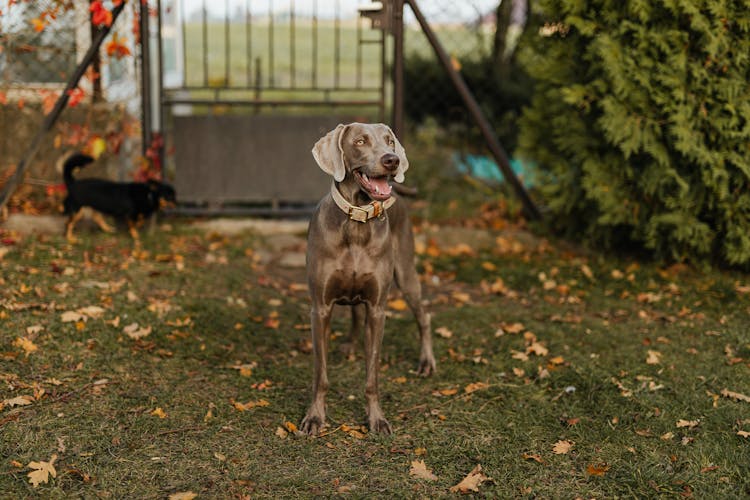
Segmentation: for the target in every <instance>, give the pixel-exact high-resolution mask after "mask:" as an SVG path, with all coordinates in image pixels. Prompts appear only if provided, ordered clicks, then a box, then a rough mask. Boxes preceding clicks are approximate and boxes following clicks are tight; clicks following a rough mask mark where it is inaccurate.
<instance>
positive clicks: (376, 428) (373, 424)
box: [370, 417, 393, 436]
mask: <svg viewBox="0 0 750 500" xmlns="http://www.w3.org/2000/svg"><path fill="white" fill-rule="evenodd" d="M370 432H377V433H378V434H385V435H386V436H388V435H390V434H393V429H392V428H391V424H390V423H389V422H388V421H387V420H386V419H385V418H383V417H380V418H375V419H371V420H370Z"/></svg>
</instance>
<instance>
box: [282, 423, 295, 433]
mask: <svg viewBox="0 0 750 500" xmlns="http://www.w3.org/2000/svg"><path fill="white" fill-rule="evenodd" d="M284 427H286V430H288V431H289V432H291V433H295V432H297V426H296V425H294V424H293V423H292V422H288V421H287V422H284Z"/></svg>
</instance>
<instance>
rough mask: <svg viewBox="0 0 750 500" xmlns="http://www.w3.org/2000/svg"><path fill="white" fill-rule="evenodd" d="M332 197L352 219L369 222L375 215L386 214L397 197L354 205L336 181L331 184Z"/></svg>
mask: <svg viewBox="0 0 750 500" xmlns="http://www.w3.org/2000/svg"><path fill="white" fill-rule="evenodd" d="M331 197H332V198H333V201H334V202H336V205H337V206H338V207H339V208H340V209H341V210H343V211H344V213H345V214H346V215H348V216H349V218H350V219H351V220H355V221H357V222H367V221H368V220H370V219H374V218H375V217H383V216H385V211H386V210H387V209H388V208H390V207H391V205H393V204H394V203H396V198H394V197H393V196H391V197H390V198H388V199H387V200H385V201H375V200H373V201H372V202H370V203H368V204H367V205H362V206H357V205H352V204H351V203H349V202H348V201H346V199H345V198H344V196H343V195H342V194H341V193H340V192H339V190H338V188H337V187H336V183H333V184H331Z"/></svg>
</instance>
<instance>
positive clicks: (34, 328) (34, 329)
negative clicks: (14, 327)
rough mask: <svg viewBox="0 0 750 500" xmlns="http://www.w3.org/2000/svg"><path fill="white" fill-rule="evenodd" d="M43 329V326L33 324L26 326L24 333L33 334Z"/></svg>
mask: <svg viewBox="0 0 750 500" xmlns="http://www.w3.org/2000/svg"><path fill="white" fill-rule="evenodd" d="M42 330H44V327H43V326H42V325H33V326H27V327H26V334H27V335H35V334H37V333H39V332H41V331H42Z"/></svg>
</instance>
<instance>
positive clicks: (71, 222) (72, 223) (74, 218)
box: [65, 208, 83, 243]
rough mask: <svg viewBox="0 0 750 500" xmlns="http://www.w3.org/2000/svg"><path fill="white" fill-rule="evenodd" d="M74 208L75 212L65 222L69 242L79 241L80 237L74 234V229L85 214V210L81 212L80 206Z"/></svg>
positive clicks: (66, 236)
mask: <svg viewBox="0 0 750 500" xmlns="http://www.w3.org/2000/svg"><path fill="white" fill-rule="evenodd" d="M72 210H73V212H72V213H71V214H70V217H68V221H67V222H66V223H65V238H66V239H67V240H68V243H75V242H77V241H78V239H77V238H76V237H75V236H73V229H75V227H76V223H77V222H78V221H79V220H81V217H82V216H83V212H81V209H80V208H74V209H72Z"/></svg>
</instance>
